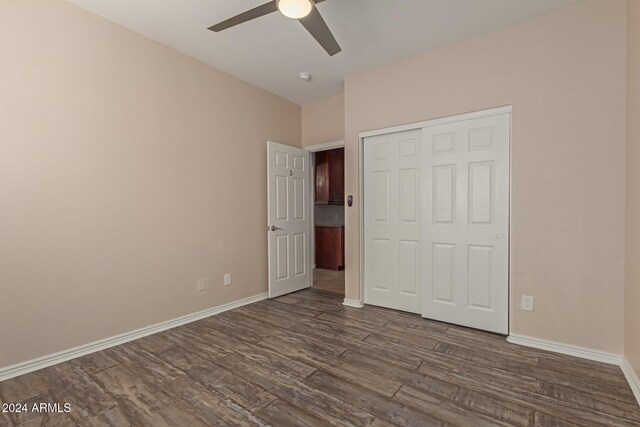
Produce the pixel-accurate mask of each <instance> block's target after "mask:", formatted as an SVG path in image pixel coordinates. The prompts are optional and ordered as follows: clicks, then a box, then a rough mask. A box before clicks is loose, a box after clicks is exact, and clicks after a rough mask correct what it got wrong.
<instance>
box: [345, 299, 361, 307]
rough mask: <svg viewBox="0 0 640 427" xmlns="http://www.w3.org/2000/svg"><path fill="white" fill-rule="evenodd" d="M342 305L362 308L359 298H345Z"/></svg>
mask: <svg viewBox="0 0 640 427" xmlns="http://www.w3.org/2000/svg"><path fill="white" fill-rule="evenodd" d="M342 305H346V306H347V307H353V308H362V307H364V304H363V303H362V301H360V300H359V299H347V298H345V299H344V301H343V303H342Z"/></svg>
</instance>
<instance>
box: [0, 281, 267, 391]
mask: <svg viewBox="0 0 640 427" xmlns="http://www.w3.org/2000/svg"><path fill="white" fill-rule="evenodd" d="M267 296H268V294H267V293H262V294H258V295H254V296H252V297H248V298H243V299H240V300H237V301H233V302H230V303H227V304H222V305H219V306H217V307H213V308H209V309H207V310H203V311H198V312H196V313H192V314H187V315H186V316H181V317H178V318H175V319H172V320H167V321H165V322H161V323H156V324H155V325H151V326H147V327H144V328H140V329H136V330H133V331H130V332H125V333H124V334H120V335H116V336H113V337H110V338H105V339H101V340H98V341H94V342H92V343H89V344H84V345H81V346H78V347H74V348H70V349H68V350H63V351H60V352H58V353H54V354H50V355H48V356H43V357H39V358H37V359H32V360H29V361H26V362H21V363H17V364H15V365H11V366H7V367H5V368H0V381H4V380H8V379H9V378H13V377H17V376H19V375H24V374H27V373H29V372H33V371H37V370H38V369H42V368H46V367H48V366H51V365H55V364H57V363H61V362H66V361H67V360H71V359H75V358H76V357H80V356H84V355H86V354H90V353H94V352H96V351H101V350H105V349H107V348H109V347H114V346H116V345H120V344H124V343H126V342H129V341H133V340H136V339H138V338H142V337H146V336H147V335H151V334H155V333H158V332H162V331H165V330H167V329H171V328H175V327H176V326H180V325H184V324H187V323H191V322H195V321H196V320H200V319H204V318H205V317H209V316H213V315H215V314H219V313H222V312H223V311H227V310H231V309H234V308H238V307H242V306H243V305H247V304H252V303H254V302H258V301H262V300H264V299H267Z"/></svg>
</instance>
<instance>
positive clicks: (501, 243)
mask: <svg viewBox="0 0 640 427" xmlns="http://www.w3.org/2000/svg"><path fill="white" fill-rule="evenodd" d="M423 140H424V146H423V147H424V152H425V155H424V160H425V172H426V173H427V174H428V176H429V177H430V180H431V185H429V186H428V187H427V194H426V201H427V208H426V209H427V212H429V215H430V217H431V218H430V220H429V221H425V224H424V225H425V227H424V242H425V255H426V257H425V259H426V264H425V268H426V270H427V271H428V273H427V274H426V292H425V298H424V301H425V304H424V312H423V316H424V317H428V318H431V319H436V320H442V321H445V322H450V323H456V324H459V325H464V326H470V327H473V328H478V329H484V330H487V331H493V332H498V333H503V334H506V333H508V318H509V277H508V276H509V267H508V265H509V141H510V114H502V115H497V116H490V117H483V118H478V119H472V120H465V121H459V122H455V123H450V124H443V125H437V126H431V127H425V128H423Z"/></svg>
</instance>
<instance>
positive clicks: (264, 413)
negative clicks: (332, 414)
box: [258, 399, 333, 427]
mask: <svg viewBox="0 0 640 427" xmlns="http://www.w3.org/2000/svg"><path fill="white" fill-rule="evenodd" d="M258 415H259V416H260V418H263V419H264V420H266V421H268V422H269V423H271V425H273V426H277V427H323V426H326V427H331V426H333V424H330V423H329V422H327V421H325V420H323V419H321V418H318V417H317V416H315V415H313V414H311V413H309V412H307V411H305V410H303V409H301V408H299V407H297V406H295V405H292V404H290V403H287V402H285V401H283V400H281V399H277V400H275V401H274V402H272V403H271V404H270V405H268V406H267V407H266V408H264V409H261V410H259V411H258Z"/></svg>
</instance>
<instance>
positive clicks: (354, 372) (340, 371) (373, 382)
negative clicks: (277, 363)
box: [262, 337, 402, 397]
mask: <svg viewBox="0 0 640 427" xmlns="http://www.w3.org/2000/svg"><path fill="white" fill-rule="evenodd" d="M262 345H269V346H271V347H272V348H273V349H274V351H278V352H281V354H283V355H286V356H287V357H289V358H290V360H300V361H302V362H303V363H305V364H307V365H310V366H314V367H315V368H317V369H325V370H327V371H330V372H332V373H334V374H335V375H337V376H339V377H340V378H343V379H345V380H347V381H350V382H352V383H354V384H358V385H360V386H362V387H364V388H368V389H370V390H374V391H377V392H378V393H380V394H382V395H385V396H387V397H392V396H393V395H394V394H395V393H396V392H397V391H398V389H399V388H400V387H401V386H402V383H400V382H398V381H394V380H390V379H389V378H385V377H384V376H382V375H379V373H378V372H375V371H371V370H368V369H365V368H362V367H361V366H360V365H359V364H358V363H349V362H347V361H345V360H344V359H342V358H339V357H334V356H331V355H316V354H314V353H313V352H312V351H308V350H307V351H305V350H304V349H301V348H300V347H299V346H292V345H290V344H288V343H286V342H285V341H283V340H280V339H279V338H275V337H271V338H268V339H266V340H265V341H263V342H262Z"/></svg>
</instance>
